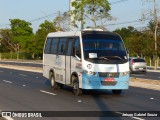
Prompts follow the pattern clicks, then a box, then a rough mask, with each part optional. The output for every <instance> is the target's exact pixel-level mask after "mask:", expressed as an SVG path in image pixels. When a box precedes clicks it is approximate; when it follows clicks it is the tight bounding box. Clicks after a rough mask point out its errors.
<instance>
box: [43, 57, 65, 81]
mask: <svg viewBox="0 0 160 120" xmlns="http://www.w3.org/2000/svg"><path fill="white" fill-rule="evenodd" d="M43 61H44V62H43V76H45V77H46V78H48V79H49V73H50V71H51V70H52V71H53V72H54V75H55V76H54V77H55V81H56V82H59V83H63V84H65V56H63V55H61V56H60V55H55V54H44V60H43Z"/></svg>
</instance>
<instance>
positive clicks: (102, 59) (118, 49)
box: [82, 33, 127, 64]
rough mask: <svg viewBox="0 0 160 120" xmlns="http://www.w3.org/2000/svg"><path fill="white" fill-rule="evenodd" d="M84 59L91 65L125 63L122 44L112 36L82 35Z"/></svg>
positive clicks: (125, 58) (116, 37)
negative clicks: (91, 63)
mask: <svg viewBox="0 0 160 120" xmlns="http://www.w3.org/2000/svg"><path fill="white" fill-rule="evenodd" d="M82 41H83V52H84V59H85V60H87V61H90V62H93V63H101V64H122V63H125V62H127V54H126V49H125V47H124V44H123V42H122V40H121V38H120V37H119V36H118V35H114V34H95V33H94V34H83V35H82Z"/></svg>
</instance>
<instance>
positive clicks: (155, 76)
mask: <svg viewBox="0 0 160 120" xmlns="http://www.w3.org/2000/svg"><path fill="white" fill-rule="evenodd" d="M130 76H131V77H134V78H143V79H151V80H160V72H152V71H148V72H147V73H146V74H144V73H134V74H131V75H130Z"/></svg>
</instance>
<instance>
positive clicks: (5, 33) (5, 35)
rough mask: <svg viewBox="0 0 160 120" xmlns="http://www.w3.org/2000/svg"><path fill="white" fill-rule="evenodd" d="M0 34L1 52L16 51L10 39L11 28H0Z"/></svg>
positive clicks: (11, 36)
mask: <svg viewBox="0 0 160 120" xmlns="http://www.w3.org/2000/svg"><path fill="white" fill-rule="evenodd" d="M0 34H1V36H2V41H1V46H2V49H1V50H2V51H1V52H8V51H16V47H15V44H14V43H13V41H12V38H13V35H12V31H11V29H1V30H0ZM8 45H9V47H8Z"/></svg>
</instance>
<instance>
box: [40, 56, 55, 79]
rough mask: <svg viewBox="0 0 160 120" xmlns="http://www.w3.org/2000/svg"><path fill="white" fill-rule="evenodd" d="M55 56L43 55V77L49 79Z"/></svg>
mask: <svg viewBox="0 0 160 120" xmlns="http://www.w3.org/2000/svg"><path fill="white" fill-rule="evenodd" d="M53 61H55V55H52V54H44V55H43V76H44V77H46V78H48V79H49V72H50V70H51V69H53V66H54V62H53Z"/></svg>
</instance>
